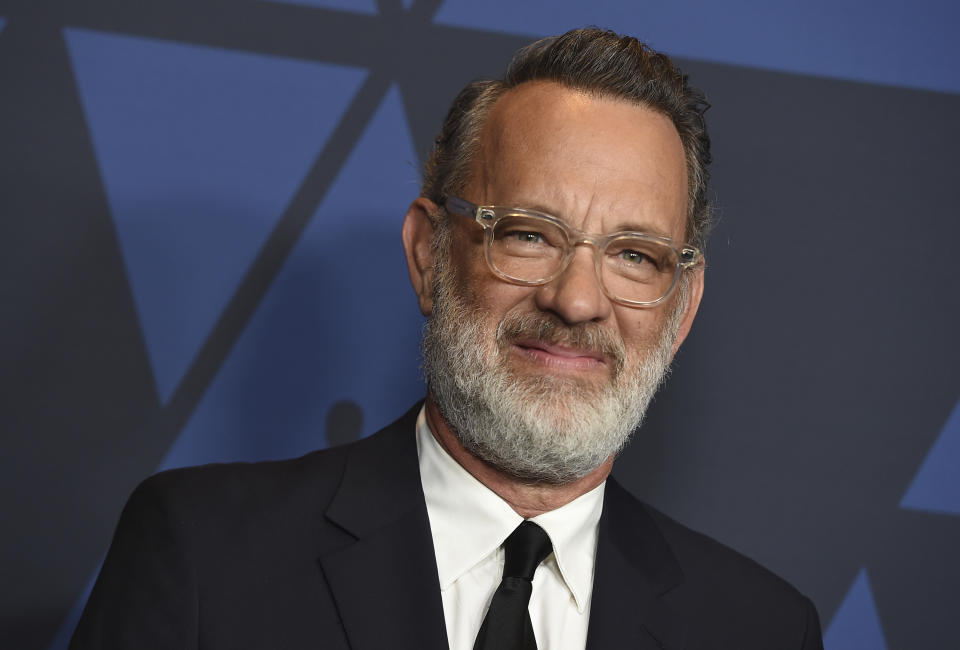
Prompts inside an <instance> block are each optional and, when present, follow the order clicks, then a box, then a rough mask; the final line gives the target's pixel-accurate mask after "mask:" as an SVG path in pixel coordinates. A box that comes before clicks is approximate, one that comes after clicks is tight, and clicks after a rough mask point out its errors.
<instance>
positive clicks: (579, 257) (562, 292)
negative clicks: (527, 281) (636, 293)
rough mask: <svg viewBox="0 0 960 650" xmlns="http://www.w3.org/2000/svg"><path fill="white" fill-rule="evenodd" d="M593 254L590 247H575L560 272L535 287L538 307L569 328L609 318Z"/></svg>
mask: <svg viewBox="0 0 960 650" xmlns="http://www.w3.org/2000/svg"><path fill="white" fill-rule="evenodd" d="M594 254H595V253H594V249H593V247H592V246H586V245H581V246H577V247H576V248H575V249H574V252H573V259H571V260H570V264H569V265H568V266H567V268H566V269H564V271H563V273H561V274H560V275H559V276H558V277H556V278H554V279H553V280H552V281H551V282H548V283H547V284H545V285H543V286H541V287H539V288H538V290H537V293H536V305H537V307H538V308H539V309H541V310H543V311H549V312H553V313H554V314H556V315H557V316H559V317H560V319H562V320H563V321H564V322H565V323H567V324H568V325H574V324H576V323H586V322H590V321H602V320H605V319H607V318H609V317H610V314H611V313H612V308H613V307H612V305H611V303H610V300H609V299H608V298H607V296H606V294H604V293H603V288H602V287H601V286H600V282H599V280H598V278H597V272H596V268H595V266H594V259H595V258H594Z"/></svg>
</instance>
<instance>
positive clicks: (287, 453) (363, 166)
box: [158, 87, 425, 470]
mask: <svg viewBox="0 0 960 650" xmlns="http://www.w3.org/2000/svg"><path fill="white" fill-rule="evenodd" d="M417 167H418V165H417V159H416V154H415V149H414V146H413V142H412V139H411V137H410V130H409V126H408V122H407V119H406V115H405V113H404V109H403V102H402V100H401V96H400V93H399V91H398V90H397V88H396V87H393V88H391V89H390V90H389V91H388V93H387V94H386V96H385V98H384V99H383V100H382V102H381V103H380V105H379V107H377V109H376V113H375V114H374V116H373V118H372V119H371V121H370V123H369V124H368V125H367V127H366V129H365V131H364V132H363V134H362V135H361V137H360V139H359V141H358V142H357V144H356V145H355V147H354V149H353V150H352V151H351V153H350V155H349V157H348V158H347V160H346V162H345V163H344V165H343V167H342V169H341V170H340V173H339V174H338V176H337V178H336V179H335V180H334V182H333V184H332V185H331V187H330V190H329V191H328V193H327V195H326V196H325V197H324V200H323V201H322V202H321V204H320V206H319V207H318V208H317V212H316V213H315V214H314V216H313V218H312V220H311V222H310V224H309V225H308V226H307V228H306V230H305V231H304V233H303V236H302V237H301V238H300V240H299V241H298V242H297V245H296V246H295V247H294V249H293V250H292V251H291V253H290V256H289V257H288V258H287V260H286V262H285V263H284V266H283V268H281V270H280V272H279V273H278V274H277V277H276V279H275V280H274V282H273V284H272V285H271V286H270V289H269V291H268V292H267V294H266V295H265V296H264V298H263V301H262V302H261V304H260V306H259V307H258V308H257V311H256V313H255V314H254V315H253V317H252V318H251V320H250V323H249V324H248V325H247V327H246V328H245V330H244V331H243V333H242V334H241V336H240V338H239V339H238V340H237V343H236V345H235V346H234V348H233V350H232V351H231V353H230V356H229V357H228V358H227V360H226V361H225V362H224V364H223V366H222V367H221V369H220V372H219V373H218V375H217V377H216V378H215V379H214V381H213V382H212V384H211V386H210V388H209V390H207V392H206V394H205V395H204V396H203V399H202V400H201V402H200V403H199V404H198V405H197V409H196V410H195V411H194V414H193V416H192V417H191V419H190V420H189V422H188V423H187V425H186V426H185V427H184V429H183V431H181V433H180V436H179V437H178V439H177V440H176V442H175V443H174V444H173V445H172V447H171V448H170V451H169V452H168V454H167V457H166V458H165V459H164V461H163V463H162V464H161V466H160V467H159V468H158V470H163V469H169V468H172V467H180V466H184V465H195V464H199V463H209V462H218V461H233V460H250V461H255V460H263V459H275V458H289V457H293V456H298V455H301V454H304V453H306V452H308V451H311V450H314V449H318V448H322V447H326V446H329V445H330V444H335V443H339V442H347V441H349V440H352V439H356V438H358V437H362V436H365V435H369V434H370V433H373V432H374V431H376V430H377V429H379V428H380V427H382V426H384V425H386V424H388V423H390V422H391V421H392V420H394V419H396V418H397V417H399V416H400V415H402V414H403V413H404V412H405V411H406V410H407V409H408V408H410V406H411V405H412V404H413V403H414V402H415V401H416V400H418V399H421V398H422V397H423V395H424V392H425V388H424V385H423V382H422V380H421V379H420V375H419V370H418V369H419V365H420V364H419V339H420V328H421V327H422V324H423V318H422V316H421V315H420V312H419V309H418V307H417V300H416V296H415V295H414V293H413V290H412V289H411V288H410V281H409V279H408V276H407V270H406V262H405V258H404V255H403V250H402V247H401V244H400V226H401V223H402V221H403V215H404V213H405V212H406V210H407V207H408V206H409V205H410V202H411V201H412V200H413V199H414V198H415V197H416V196H417V194H418V180H417V179H418V175H419V173H418V169H417ZM343 414H346V415H347V416H348V417H346V418H344V417H342V415H343Z"/></svg>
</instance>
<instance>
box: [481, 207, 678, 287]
mask: <svg viewBox="0 0 960 650" xmlns="http://www.w3.org/2000/svg"><path fill="white" fill-rule="evenodd" d="M569 249H570V240H569V237H568V235H567V232H566V231H565V230H564V229H563V228H561V227H559V226H557V225H556V224H554V223H552V222H550V221H547V220H545V219H537V218H536V217H529V216H521V215H511V216H506V217H503V218H502V219H500V220H499V221H497V223H496V225H495V226H494V228H493V237H492V239H491V241H490V262H491V263H492V264H493V266H494V268H496V269H497V270H498V271H499V272H500V273H503V274H504V275H506V276H508V277H511V278H513V279H515V280H520V281H523V282H538V281H542V280H546V279H548V278H550V277H551V276H553V275H554V274H555V273H556V272H557V271H558V270H559V269H560V268H561V266H562V265H563V264H564V261H565V259H566V257H567V255H568V251H569ZM602 253H603V254H602V255H601V258H600V259H601V262H600V266H599V268H600V279H601V282H602V283H603V285H604V287H605V288H606V291H607V292H608V293H609V294H610V295H611V296H612V297H614V298H617V299H620V300H629V301H634V302H654V301H656V300H659V299H660V298H662V297H663V296H665V295H666V294H667V292H669V291H670V288H671V286H672V285H673V281H674V277H675V276H676V273H677V268H678V263H679V261H680V260H679V257H678V255H677V252H676V251H675V250H674V249H673V248H672V247H670V246H668V245H667V244H665V243H662V242H657V241H652V240H647V239H641V238H638V237H632V236H629V235H625V236H622V237H616V238H614V239H613V240H611V241H610V242H608V244H607V246H606V249H605V250H604V251H603V252H602Z"/></svg>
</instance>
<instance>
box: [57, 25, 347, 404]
mask: <svg viewBox="0 0 960 650" xmlns="http://www.w3.org/2000/svg"><path fill="white" fill-rule="evenodd" d="M65 35H66V42H67V45H68V49H69V53H70V57H71V61H72V64H73V68H74V73H75V76H76V79H77V84H78V87H79V92H80V97H81V100H82V103H83V107H84V111H85V114H86V118H87V122H88V127H89V130H90V134H91V138H92V141H93V146H94V150H95V153H96V156H97V159H98V162H99V166H100V173H101V176H102V180H103V184H104V189H105V192H106V195H107V200H108V203H109V205H110V210H111V213H112V216H113V220H114V223H115V226H116V232H117V237H118V240H119V243H120V246H121V248H122V252H123V258H124V261H125V263H126V267H127V274H128V278H129V282H130V286H131V289H132V292H133V296H134V302H135V304H136V306H137V310H138V314H139V317H140V323H141V327H142V329H143V335H144V339H145V342H146V346H147V350H148V354H149V357H150V361H151V363H152V366H153V371H154V376H155V379H156V385H157V390H158V393H159V396H160V399H161V400H162V401H163V402H166V401H167V400H168V399H169V398H170V396H171V394H172V393H173V391H174V390H175V389H176V386H177V384H178V383H179V381H180V378H181V377H182V376H183V374H184V372H185V371H186V369H187V368H188V367H189V365H190V362H191V361H192V359H193V357H194V356H195V354H196V353H197V351H198V350H199V348H200V346H201V345H202V344H203V341H204V340H205V338H206V336H207V335H208V334H209V332H210V330H211V328H212V327H213V325H214V324H215V323H216V321H217V318H218V317H219V315H220V313H221V312H222V310H223V308H224V307H225V306H226V304H227V302H228V301H229V299H230V297H231V296H232V295H233V293H234V291H235V290H236V288H237V286H238V284H239V282H240V280H241V279H242V278H243V276H244V274H245V272H246V270H247V268H248V267H249V265H250V263H251V262H252V261H253V259H254V258H255V256H256V255H257V253H258V251H259V250H260V247H261V246H262V244H263V242H264V241H265V240H266V238H267V236H268V235H269V234H270V232H271V230H272V229H273V227H274V226H275V224H276V222H277V220H278V219H279V217H280V216H281V215H282V214H283V212H284V209H285V208H286V206H287V203H288V202H289V201H290V199H291V198H292V196H293V195H294V193H295V192H296V190H297V188H298V187H299V185H300V183H301V181H302V179H303V178H304V175H305V174H306V172H307V170H308V169H309V168H310V166H311V164H312V163H313V161H314V160H315V158H316V157H317V155H318V154H319V152H320V151H321V150H322V148H323V146H324V144H325V142H326V141H327V139H328V138H329V136H330V134H331V133H332V131H333V129H334V127H335V126H336V124H337V123H338V121H339V119H340V117H341V116H342V114H343V112H344V110H345V109H346V107H347V106H348V104H349V103H350V100H351V99H352V98H353V96H354V94H355V93H356V92H357V90H358V89H359V86H360V84H361V83H362V81H363V79H364V77H365V75H366V72H365V71H364V70H360V69H355V68H347V67H343V66H338V65H329V64H322V63H312V62H302V61H297V60H292V59H286V58H280V57H274V56H263V55H254V54H248V53H243V52H236V51H229V50H224V49H220V48H213V47H205V46H196V45H185V44H180V43H171V42H166V41H159V40H155V39H147V38H137V37H130V36H122V35H116V34H110V33H105V32H98V31H91V30H85V29H75V28H70V29H66V30H65Z"/></svg>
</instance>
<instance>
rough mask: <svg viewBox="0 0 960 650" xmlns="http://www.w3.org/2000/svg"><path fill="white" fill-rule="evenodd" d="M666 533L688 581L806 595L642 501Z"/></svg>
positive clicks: (786, 595) (788, 595)
mask: <svg viewBox="0 0 960 650" xmlns="http://www.w3.org/2000/svg"><path fill="white" fill-rule="evenodd" d="M641 507H642V508H644V510H646V512H647V513H648V514H649V515H650V517H651V518H652V519H653V521H654V522H655V524H656V526H657V529H658V530H659V531H660V532H661V533H662V534H663V536H664V538H665V539H666V540H667V543H668V544H669V546H670V549H671V551H672V552H673V554H674V556H675V557H676V559H677V561H678V562H679V564H680V566H681V568H682V570H683V575H684V580H685V581H686V582H694V583H696V584H698V585H701V586H703V587H707V586H710V585H715V586H717V587H718V588H719V587H722V588H723V589H724V590H725V591H728V592H729V591H730V589H731V587H732V586H735V587H737V588H740V589H743V590H746V591H755V592H757V593H763V594H765V595H767V596H769V595H770V594H776V595H778V596H781V597H784V598H787V599H796V600H798V601H799V600H800V599H802V598H803V596H802V595H801V594H800V592H799V591H797V590H796V589H795V588H794V587H793V586H792V585H791V584H790V583H788V582H787V581H786V580H784V579H783V578H781V577H780V576H778V575H776V574H775V573H773V572H772V571H770V570H769V569H767V568H766V567H764V566H762V565H760V564H759V563H757V562H756V561H754V560H752V559H750V558H749V557H747V556H746V555H744V554H742V553H740V552H738V551H735V550H734V549H732V548H730V547H729V546H727V545H725V544H723V543H721V542H719V541H717V540H716V539H714V538H712V537H709V536H708V535H705V534H703V533H701V532H698V531H696V530H693V529H692V528H689V527H687V526H685V525H683V524H681V523H679V522H677V521H676V520H674V519H672V518H671V517H669V516H667V515H666V514H664V513H662V512H660V511H659V510H657V509H656V508H654V507H652V506H650V505H648V504H646V503H641Z"/></svg>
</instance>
